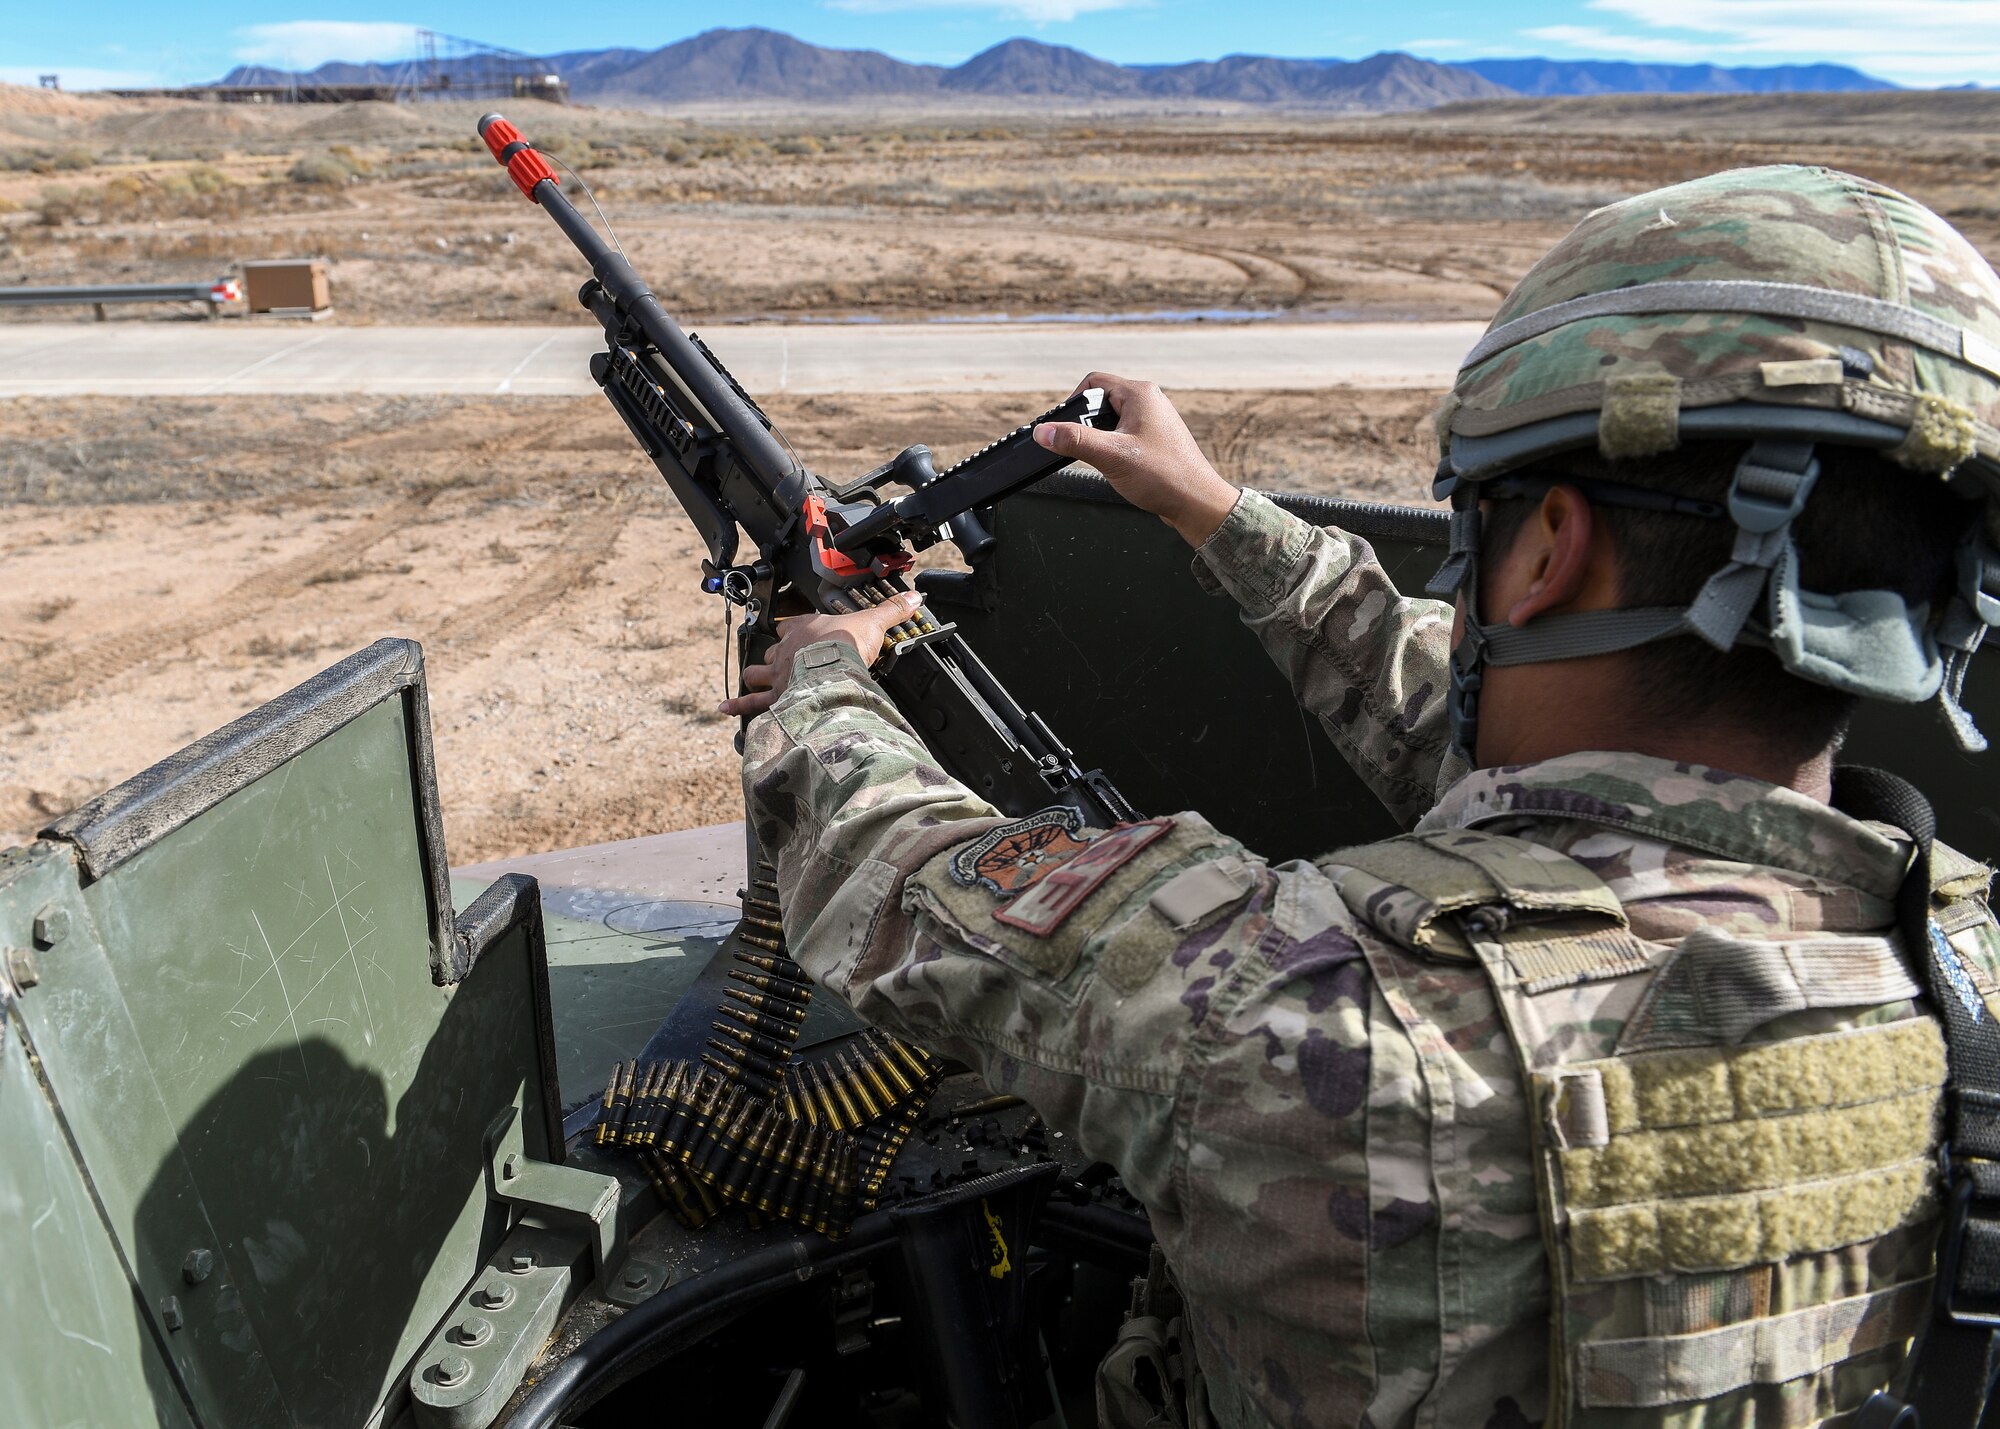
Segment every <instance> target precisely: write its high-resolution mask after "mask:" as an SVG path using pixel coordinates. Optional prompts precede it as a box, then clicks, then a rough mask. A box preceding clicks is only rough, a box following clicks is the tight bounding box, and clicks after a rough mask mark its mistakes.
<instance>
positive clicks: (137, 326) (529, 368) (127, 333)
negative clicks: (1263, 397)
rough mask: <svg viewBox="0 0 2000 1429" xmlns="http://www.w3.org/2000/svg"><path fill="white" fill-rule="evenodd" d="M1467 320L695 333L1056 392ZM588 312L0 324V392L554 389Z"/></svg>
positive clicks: (771, 379) (799, 378) (1299, 360)
mask: <svg viewBox="0 0 2000 1429" xmlns="http://www.w3.org/2000/svg"><path fill="white" fill-rule="evenodd" d="M1480 331H1481V327H1480V325H1479V324H1478V323H1414V322H1413V323H1333V322H1328V323H1276V322H1259V323H1239V324H1220V323H1214V324H1211V323H1188V324H1181V325H1173V326H1161V325H1147V324H1137V323H1133V324H1126V323H921V324H908V323H854V324H832V323H827V324H804V323H802V324H783V325H780V324H745V325H740V326H727V325H725V326H720V327H713V328H708V329H705V330H702V336H703V337H704V339H705V340H706V341H707V342H708V343H709V344H710V346H711V347H713V348H714V350H715V352H716V354H717V355H718V356H719V357H721V359H722V360H723V361H724V362H725V363H727V364H728V365H729V367H730V369H731V371H733V372H734V373H735V374H736V377H737V380H738V381H740V382H741V383H742V384H743V386H744V387H745V388H746V389H748V390H749V391H750V392H752V393H756V392H796V393H819V392H1054V391H1057V390H1059V389H1067V388H1068V387H1069V385H1070V384H1071V383H1073V382H1075V381H1076V380H1077V379H1078V378H1079V377H1081V376H1083V374H1084V373H1085V372H1088V371H1090V370H1091V369H1093V368H1097V369H1102V370H1104V371H1109V372H1120V373H1124V374H1126V375H1128V376H1141V377H1150V378H1152V379H1153V380H1154V381H1156V382H1159V383H1160V384H1161V385H1162V386H1167V387H1208V388H1223V389H1234V390H1271V389H1291V390H1299V389H1313V388H1324V387H1439V388H1442V387H1445V386H1448V385H1449V384H1450V382H1451V378H1452V374H1453V372H1454V370H1455V369H1456V368H1457V366H1458V361H1459V358H1461V357H1462V356H1463V355H1464V354H1465V353H1466V351H1467V350H1468V349H1470V348H1471V346H1472V344H1473V343H1474V342H1475V341H1476V340H1477V339H1478V337H1479V334H1480ZM599 341H600V340H599V338H598V336H597V333H596V330H595V329H592V328H584V327H500V326H488V327H462V328H450V327H424V328H398V327H334V326H332V325H331V324H319V325H316V326H315V325H302V324H283V325H279V324H266V323H262V322H256V323H253V322H244V321H233V322H232V321H223V322H212V323H202V324H195V323H136V322H135V323H75V324H69V323H63V324H56V323H22V324H5V325H0V397H68V396H82V395H103V396H165V397H206V396H221V395H235V394H244V393H321V394H347V393H375V394H383V395H413V394H419V393H452V394H458V395H470V394H507V393H518V394H521V395H523V396H551V395H555V396H566V395H570V394H573V393H579V392H588V391H590V390H591V388H592V383H591V381H590V374H589V368H588V363H589V359H590V354H591V353H592V352H594V351H596V350H597V348H598V346H599Z"/></svg>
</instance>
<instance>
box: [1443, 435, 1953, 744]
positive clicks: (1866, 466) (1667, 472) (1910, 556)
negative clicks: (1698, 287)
mask: <svg viewBox="0 0 2000 1429" xmlns="http://www.w3.org/2000/svg"><path fill="white" fill-rule="evenodd" d="M1745 445H1746V444H1743V443H1715V442H1708V443H1690V444H1688V445H1686V446H1684V447H1681V448H1678V449H1676V450H1674V451H1671V452H1667V453H1664V454H1662V455H1659V456H1652V457H1643V458H1634V459H1626V460H1621V461H1611V460H1608V459H1606V458H1604V457H1601V456H1599V455H1598V454H1597V453H1595V452H1578V453H1573V454H1565V455H1562V456H1558V457H1551V458H1549V459H1548V460H1547V461H1544V462H1541V463H1539V464H1538V465H1537V467H1536V468H1535V469H1536V471H1537V472H1539V473H1543V474H1547V475H1554V476H1563V475H1567V476H1575V477H1584V478H1592V479H1596V480H1600V481H1616V482H1622V483H1624V484H1626V485H1629V486H1639V487H1645V488H1648V489H1651V490H1658V491H1672V492H1674V493H1675V494H1677V495H1682V496H1689V497H1694V498H1696V499H1698V500H1705V501H1714V502H1718V503H1719V502H1721V501H1723V499H1724V498H1725V496H1726V495H1727V493H1728V490H1729V482H1730V477H1731V475H1732V474H1733V473H1734V472H1735V470H1736V463H1737V460H1738V458H1740V457H1741V456H1742V454H1743V452H1744V450H1745ZM1818 456H1819V461H1820V475H1819V481H1818V483H1817V484H1816V485H1815V486H1814V488H1813V494H1812V496H1811V497H1810V498H1809V499H1808V500H1807V502H1806V507H1805V510H1804V511H1803V512H1802V513H1800V516H1799V519H1798V520H1797V521H1795V522H1794V523H1793V525H1792V536H1793V540H1794V541H1795V542H1796V543H1797V546H1798V551H1799V584H1800V585H1801V586H1802V587H1804V588H1805V589H1807V590H1812V591H1819V592H1822V593H1824V594H1828V595H1836V594H1840V593H1842V592H1845V591H1853V590H1892V591H1895V592H1896V593H1897V594H1899V595H1901V596H1902V597H1903V598H1904V599H1905V600H1906V601H1910V602H1912V603H1913V604H1914V603H1915V602H1918V601H1928V602H1929V603H1930V605H1931V608H1932V610H1934V611H1935V610H1936V609H1937V608H1938V603H1939V602H1940V601H1942V600H1944V599H1946V598H1948V597H1949V595H1950V594H1951V589H1952V583H1953V577H1954V573H1955V571H1956V563H1955V551H1956V547H1957V545H1958V542H1959V540H1960V538H1961V537H1962V536H1963V535H1964V534H1965V532H1966V531H1967V530H1968V529H1969V528H1970V526H1971V524H1972V522H1973V521H1974V520H1975V519H1976V517H1977V515H1978V512H1979V506H1978V504H1977V503H1975V502H1971V501H1966V500H1964V499H1962V498H1960V497H1958V496H1955V495H1953V494H1952V493H1951V492H1950V491H1948V490H1947V489H1946V487H1945V485H1944V483H1943V482H1942V481H1939V480H1938V479H1937V478H1935V477H1924V476H1919V475H1917V474H1916V473H1914V472H1910V471H1906V470H1904V469H1903V468H1901V467H1899V466H1896V465H1894V464H1893V463H1891V462H1890V461H1889V460H1888V459H1887V458H1886V457H1884V456H1883V455H1882V454H1881V453H1879V452H1872V451H1866V450H1862V449H1860V448H1855V447H1833V446H1822V447H1820V448H1819V451H1818ZM1535 509H1536V503H1535V502H1534V501H1532V500H1510V501H1498V502H1494V503H1493V504H1492V505H1491V506H1490V507H1489V508H1488V512H1487V516H1486V518H1485V521H1484V523H1483V532H1482V535H1483V539H1482V542H1481V544H1482V546H1483V548H1484V550H1485V551H1486V553H1487V554H1488V555H1489V557H1498V556H1501V555H1504V554H1505V553H1506V552H1507V551H1508V550H1509V549H1510V548H1511V546H1512V545H1513V542H1514V538H1515V536H1516V535H1518V534H1519V532H1520V531H1521V529H1522V528H1523V527H1524V526H1525V525H1526V524H1527V522H1528V519H1529V518H1530V517H1531V516H1532V515H1533V514H1534V512H1535ZM1593 511H1594V514H1595V516H1596V518H1597V519H1598V520H1599V521H1602V522H1603V523H1604V525H1605V527H1606V528H1607V529H1608V530H1609V532H1610V533H1611V538H1612V542H1613V544H1614V545H1615V546H1616V548H1617V551H1618V563H1619V600H1620V604H1622V605H1626V606H1649V605H1676V606H1685V605H1687V604H1689V603H1690V602H1692V601H1693V599H1694V597H1695V594H1696V592H1698V591H1699V590H1700V589H1701V587H1702V584H1703V583H1704V582H1705V581H1706V580H1707V579H1708V578H1709V576H1710V575H1712V574H1714V573H1715V572H1716V571H1717V570H1719V569H1720V568H1721V567H1722V566H1723V565H1724V564H1725V563H1726V562H1727V561H1728V559H1729V552H1730V547H1731V546H1732V545H1733V543H1734V541H1735V536H1736V527H1735V525H1734V523H1732V522H1730V521H1728V520H1726V519H1725V520H1719V521H1711V520H1704V519H1702V518H1700V517H1695V516H1682V515H1675V514H1672V513H1667V512H1654V511H1632V510H1628V509H1624V508H1619V507H1609V506H1603V505H1599V506H1597V507H1595V508H1593ZM1484 614H1485V618H1487V619H1488V620H1492V619H1496V618H1498V617H1497V615H1496V613H1495V612H1493V611H1486V612H1484ZM1628 658H1629V659H1630V660H1631V667H1632V671H1633V679H1634V681H1635V684H1636V689H1635V691H1634V693H1635V696H1636V700H1635V703H1636V704H1637V705H1638V706H1639V707H1640V708H1642V709H1645V710H1646V711H1648V713H1649V715H1650V717H1651V718H1652V719H1653V720H1654V721H1655V722H1656V724H1655V727H1656V728H1661V729H1671V728H1673V727H1674V726H1676V725H1678V724H1682V723H1684V722H1687V721H1689V720H1692V719H1697V718H1699V719H1701V720H1703V721H1704V722H1712V721H1714V720H1717V719H1720V720H1722V721H1724V722H1726V723H1727V724H1729V725H1732V726H1734V727H1737V728H1740V729H1742V730H1744V731H1746V732H1748V733H1752V734H1754V735H1755V736H1757V737H1758V738H1759V739H1761V740H1763V741H1764V742H1766V743H1767V744H1769V745H1770V746H1771V747H1773V748H1776V749H1779V750H1782V751H1783V752H1784V753H1786V754H1790V755H1796V756H1797V757H1799V758H1800V759H1807V758H1811V757H1812V756H1813V755H1815V754H1817V753H1819V752H1820V751H1822V750H1825V749H1828V748H1831V747H1836V746H1837V745H1838V744H1839V742H1840V740H1841V738H1842V737H1843V736H1844V735H1845V733H1846V729H1847V722H1848V720H1849V718H1850V717H1851V715H1852V714H1853V711H1854V706H1855V703H1856V697H1855V696H1853V695H1849V694H1846V693H1843V692H1842V691H1839V690H1835V689H1832V688H1830V687H1829V686H1826V685H1818V684H1813V683H1811V682H1810V681H1807V680H1801V679H1799V678H1797V677H1796V676H1793V675H1791V674H1788V673H1787V672H1786V670H1785V668H1784V666H1782V665H1780V664H1779V663H1778V660H1777V657H1776V656H1774V655H1772V654H1771V653H1770V652H1769V651H1768V650H1763V649H1759V648H1758V647H1756V646H1750V645H1738V646H1737V647H1736V648H1735V649H1733V650H1730V651H1727V652H1723V651H1720V650H1717V649H1715V648H1714V647H1713V646H1711V645H1709V644H1708V643H1706V642H1705V641H1703V640H1701V639H1699V638H1698V637H1696V636H1692V635H1681V636H1674V637H1672V638H1670V639H1667V640H1661V641H1656V642H1655V643H1653V644H1651V645H1645V646H1641V647H1639V648H1638V649H1636V650H1634V651H1632V652H1630V654H1629V656H1628Z"/></svg>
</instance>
